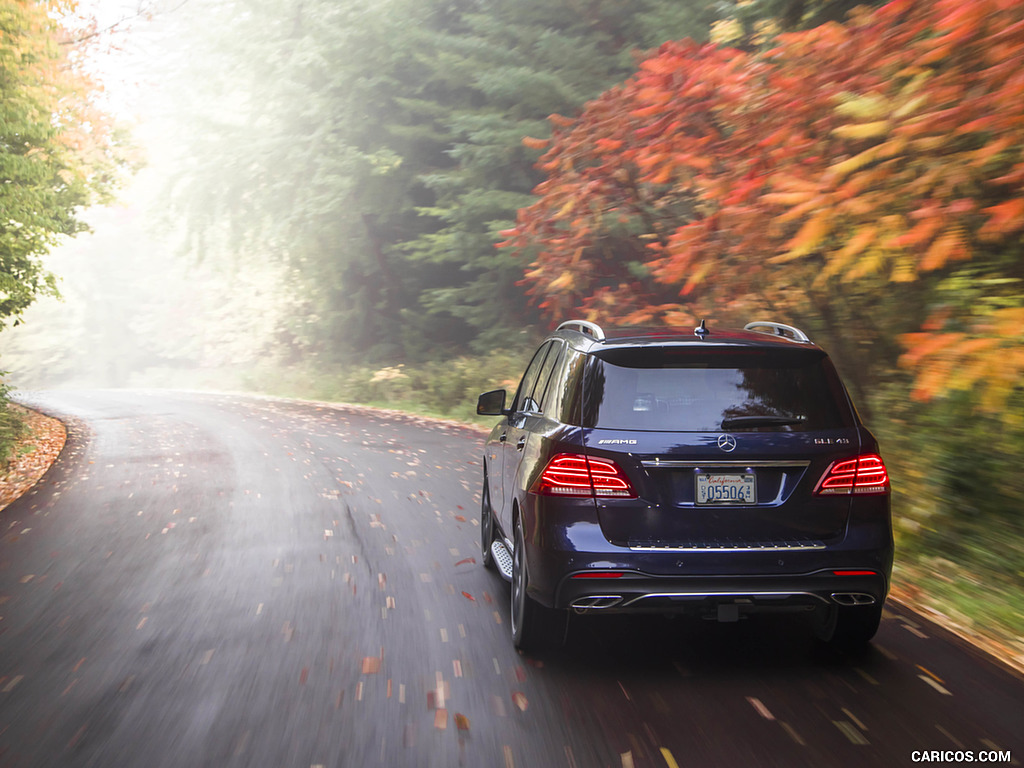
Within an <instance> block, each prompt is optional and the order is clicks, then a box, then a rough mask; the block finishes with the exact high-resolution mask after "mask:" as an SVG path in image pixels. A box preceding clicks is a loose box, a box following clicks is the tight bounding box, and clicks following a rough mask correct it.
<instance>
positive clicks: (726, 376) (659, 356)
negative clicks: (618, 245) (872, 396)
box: [583, 347, 853, 432]
mask: <svg viewBox="0 0 1024 768" xmlns="http://www.w3.org/2000/svg"><path fill="white" fill-rule="evenodd" d="M852 425H853V414H852V412H851V409H850V407H849V406H848V404H847V400H846V397H845V393H844V390H843V388H842V385H841V384H840V382H839V377H838V374H837V373H836V372H835V369H834V368H833V367H832V364H831V362H830V361H829V359H828V357H827V356H826V355H825V354H824V353H821V352H816V351H807V350H775V349H771V350H768V349H744V350H738V351H737V350H694V349H693V348H692V347H646V348H636V349H615V350H606V351H604V352H601V353H598V355H596V356H595V357H594V358H593V359H592V360H591V363H590V365H589V366H588V368H587V373H586V376H585V380H584V390H583V426H586V427H598V428H605V429H625V430H646V431H664V432H713V431H739V430H753V431H783V432H806V431H814V430H821V429H836V428H839V427H848V426H852Z"/></svg>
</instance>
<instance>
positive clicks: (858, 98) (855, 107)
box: [836, 91, 892, 120]
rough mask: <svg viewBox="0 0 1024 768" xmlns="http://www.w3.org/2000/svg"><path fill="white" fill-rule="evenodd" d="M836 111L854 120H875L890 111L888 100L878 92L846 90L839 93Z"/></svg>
mask: <svg viewBox="0 0 1024 768" xmlns="http://www.w3.org/2000/svg"><path fill="white" fill-rule="evenodd" d="M836 98H837V100H838V101H839V104H838V105H837V106H836V113H837V114H840V115H843V116H844V117H852V118H854V119H855V120H877V119H879V118H881V117H884V116H886V115H888V114H889V112H890V111H892V107H891V105H890V104H889V100H888V99H887V98H885V97H884V96H882V95H880V94H857V93H850V92H848V91H846V92H843V93H841V94H839V95H838V96H837V97H836Z"/></svg>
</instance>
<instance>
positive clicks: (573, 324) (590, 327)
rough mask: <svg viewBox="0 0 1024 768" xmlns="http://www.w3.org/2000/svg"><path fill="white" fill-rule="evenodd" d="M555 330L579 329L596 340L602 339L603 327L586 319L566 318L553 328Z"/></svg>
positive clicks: (603, 336)
mask: <svg viewBox="0 0 1024 768" xmlns="http://www.w3.org/2000/svg"><path fill="white" fill-rule="evenodd" d="M555 330H556V331H579V332H580V333H585V334H588V335H590V336H593V337H594V338H595V339H597V340H598V341H604V338H605V335H604V329H603V328H602V327H601V326H600V325H598V324H597V323H591V322H589V321H587V320H566V321H565V322H564V323H562V324H561V325H559V326H558V328H556V329H555Z"/></svg>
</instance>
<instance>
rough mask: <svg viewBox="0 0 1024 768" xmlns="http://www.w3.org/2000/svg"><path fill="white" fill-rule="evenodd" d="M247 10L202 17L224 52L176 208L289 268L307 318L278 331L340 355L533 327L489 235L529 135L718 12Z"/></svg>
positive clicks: (595, 0) (515, 182)
mask: <svg viewBox="0 0 1024 768" xmlns="http://www.w3.org/2000/svg"><path fill="white" fill-rule="evenodd" d="M684 6H685V7H684ZM238 7H239V6H238V5H237V4H232V5H230V6H228V5H226V4H222V3H220V2H210V3H208V4H207V6H205V8H206V9H208V12H206V11H205V10H204V12H203V13H201V14H192V17H193V18H195V17H196V16H197V15H198V16H201V17H202V19H203V26H204V30H200V33H201V34H202V35H203V38H204V39H205V41H206V44H205V45H206V51H207V52H208V53H209V54H211V55H213V56H214V58H213V60H212V61H213V62H214V63H211V60H210V59H208V58H207V57H206V56H202V55H197V56H195V57H194V58H195V60H196V61H202V62H203V71H202V72H196V71H192V72H188V73H187V74H186V77H185V78H183V81H182V82H183V84H184V87H183V90H187V91H188V92H189V93H190V94H191V95H192V97H193V98H197V99H202V103H198V102H197V103H196V105H195V107H193V108H192V109H190V110H189V114H190V115H195V116H196V118H195V119H191V118H190V122H191V123H192V124H193V125H196V126H198V127H199V130H193V131H190V133H191V139H190V147H189V148H188V153H187V156H190V157H192V158H193V160H192V161H191V162H188V161H183V162H182V163H181V164H180V166H181V168H182V172H181V175H180V178H179V179H178V180H177V186H176V188H175V189H176V194H175V198H176V200H177V204H176V210H177V211H179V212H183V213H184V214H185V215H186V216H187V217H188V220H189V222H190V225H191V228H192V237H191V247H192V248H193V250H194V251H195V252H197V253H202V252H204V251H206V250H209V249H210V248H212V247H214V246H215V245H216V244H217V243H220V244H221V245H220V246H217V247H223V244H224V243H230V246H231V247H232V248H234V249H235V250H237V251H244V252H247V253H248V254H249V255H250V257H255V258H267V259H275V260H281V261H282V262H284V263H286V264H288V265H290V266H291V275H292V279H291V281H290V283H289V285H288V286H282V290H283V291H288V292H289V293H291V294H293V295H294V296H295V298H296V301H297V303H298V304H299V305H300V310H299V311H298V313H297V314H296V315H295V316H294V318H293V319H292V321H291V322H289V323H288V324H287V327H285V328H282V331H281V336H280V338H281V339H283V340H287V341H288V342H289V343H291V344H292V345H293V346H294V348H296V349H304V350H305V351H306V352H316V353H318V354H320V355H322V356H324V357H326V358H328V359H330V358H338V357H345V356H352V355H353V354H358V355H359V356H360V357H366V356H369V357H370V358H378V359H395V358H397V357H406V358H415V357H416V356H417V355H423V354H430V355H434V354H436V352H434V351H432V350H434V349H435V348H438V347H444V346H445V345H451V346H452V347H463V346H464V345H465V344H469V343H470V342H471V341H472V340H473V339H474V338H475V337H476V336H477V335H478V334H480V333H485V334H486V333H487V332H488V331H489V330H490V329H492V328H493V326H494V323H495V318H496V317H504V318H506V320H505V322H507V323H510V324H513V325H517V326H522V325H524V324H528V323H529V322H530V321H531V320H533V319H535V315H534V314H533V312H534V310H532V309H530V308H529V307H527V302H526V301H525V299H524V296H523V294H522V289H521V288H520V287H519V286H517V283H518V282H519V280H520V279H521V269H522V267H521V265H520V264H518V263H517V262H516V261H515V260H514V259H512V258H511V257H509V256H508V255H507V254H505V253H501V252H498V251H496V250H495V249H494V247H493V246H494V243H495V241H496V240H497V239H498V236H497V234H496V233H497V231H498V230H500V229H501V228H503V227H504V226H507V225H508V224H509V223H510V222H511V220H512V219H513V218H514V213H515V210H516V209H517V208H518V207H519V206H521V205H522V204H523V203H524V202H525V201H526V200H527V199H528V198H527V195H528V193H529V191H530V189H531V188H532V186H533V185H534V184H535V183H536V182H537V181H538V180H539V175H538V172H537V171H536V169H534V167H533V164H534V161H535V160H536V156H537V153H536V152H534V151H532V150H529V149H527V148H524V147H523V146H522V144H521V139H522V137H523V136H524V135H527V134H528V133H531V132H535V131H537V130H540V129H543V127H544V126H545V125H546V123H545V118H546V117H547V115H548V114H550V113H551V112H555V111H563V112H567V113H572V112H573V111H575V110H576V109H577V108H579V107H580V106H581V105H582V104H583V103H584V102H585V101H586V99H588V98H592V97H593V96H595V95H596V94H597V93H599V92H600V91H601V90H602V89H603V88H604V87H607V85H608V84H610V83H612V82H615V81H616V80H619V79H621V78H622V77H623V76H624V75H625V74H626V73H627V72H628V71H629V68H630V67H631V66H632V60H631V56H630V54H631V52H632V51H633V50H634V49H637V48H644V47H648V46H650V45H652V44H655V43H656V42H658V41H659V40H660V39H661V37H662V36H665V35H669V36H673V35H683V34H695V35H706V33H707V29H708V26H709V22H710V18H711V16H710V12H709V11H708V10H707V9H706V8H704V9H703V10H701V11H700V12H697V11H695V10H694V9H695V8H697V9H700V8H703V6H701V5H700V4H696V5H691V4H679V3H674V2H669V0H644V2H641V3H636V4H634V5H633V6H631V7H630V8H629V9H628V12H626V9H624V8H623V7H621V4H619V3H612V2H607V1H606V0H575V1H574V2H569V1H568V0H564V1H563V2H557V3H541V2H537V0H501V1H500V2H477V1H476V0H473V1H469V0H467V1H465V2H439V1H437V2H435V1H430V2H422V1H420V0H415V1H413V0H385V1H384V2H372V3H371V2H366V1H365V0H348V1H347V2H344V3H338V2H335V0H303V2H284V3H282V2H279V1H275V2H270V0H245V2H243V3H242V7H243V8H244V9H245V12H244V13H239V12H238ZM192 32H195V31H194V30H193V31H191V32H189V33H184V34H181V35H179V38H181V39H192ZM211 101H213V102H216V103H217V104H218V105H219V108H218V110H216V111H214V112H212V113H210V112H208V111H206V104H208V103H210V102H211ZM204 113H205V114H204ZM486 341H487V340H486V339H485V340H484V344H483V346H486Z"/></svg>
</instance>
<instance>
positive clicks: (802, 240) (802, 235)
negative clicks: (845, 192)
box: [770, 210, 831, 264]
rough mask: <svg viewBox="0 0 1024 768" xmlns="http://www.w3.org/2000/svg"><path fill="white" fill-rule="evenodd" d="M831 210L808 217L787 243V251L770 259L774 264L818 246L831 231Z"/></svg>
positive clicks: (801, 254)
mask: <svg viewBox="0 0 1024 768" xmlns="http://www.w3.org/2000/svg"><path fill="white" fill-rule="evenodd" d="M830 213H831V212H830V211H828V210H824V211H821V212H819V213H817V214H815V215H814V216H813V217H811V218H810V219H808V220H807V221H806V222H805V223H804V225H803V226H802V227H801V228H800V231H799V232H797V233H796V236H795V237H794V238H793V239H792V240H790V241H789V242H788V243H786V245H785V248H786V253H784V254H782V255H781V256H775V257H774V258H772V259H770V261H771V262H772V263H773V264H780V263H784V262H787V261H792V260H793V259H798V258H800V257H801V256H803V255H805V254H808V253H810V252H811V251H812V250H814V249H815V248H817V247H818V246H819V245H820V244H821V242H822V240H824V239H825V236H826V235H827V234H828V233H829V229H830V224H829V218H830Z"/></svg>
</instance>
